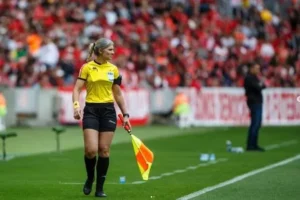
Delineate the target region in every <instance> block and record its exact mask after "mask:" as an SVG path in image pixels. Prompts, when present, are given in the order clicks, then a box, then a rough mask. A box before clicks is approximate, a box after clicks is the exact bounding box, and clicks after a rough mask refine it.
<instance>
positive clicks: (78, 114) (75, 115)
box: [73, 108, 81, 120]
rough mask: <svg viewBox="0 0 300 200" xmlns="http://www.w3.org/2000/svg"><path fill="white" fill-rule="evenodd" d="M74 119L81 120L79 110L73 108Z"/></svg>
mask: <svg viewBox="0 0 300 200" xmlns="http://www.w3.org/2000/svg"><path fill="white" fill-rule="evenodd" d="M73 116H74V119H77V120H81V109H80V108H74V115H73Z"/></svg>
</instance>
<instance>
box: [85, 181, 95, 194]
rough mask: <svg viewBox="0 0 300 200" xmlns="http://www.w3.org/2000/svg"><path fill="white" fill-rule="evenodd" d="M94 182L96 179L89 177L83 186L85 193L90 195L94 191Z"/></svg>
mask: <svg viewBox="0 0 300 200" xmlns="http://www.w3.org/2000/svg"><path fill="white" fill-rule="evenodd" d="M93 182H94V180H89V179H87V180H86V181H85V184H84V186H83V193H84V194H85V195H89V194H90V193H91V191H92V186H93Z"/></svg>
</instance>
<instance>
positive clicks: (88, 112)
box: [73, 38, 131, 197]
mask: <svg viewBox="0 0 300 200" xmlns="http://www.w3.org/2000/svg"><path fill="white" fill-rule="evenodd" d="M113 55H114V43H113V42H112V41H111V40H109V39H107V38H101V39H99V40H97V41H96V42H95V43H92V44H90V47H89V56H88V61H87V62H86V63H85V64H84V65H83V66H82V67H81V69H80V72H79V76H78V79H77V81H76V83H75V86H74V90H73V106H74V118H75V119H77V120H80V119H81V118H82V120H83V135H84V147H85V156H84V161H85V167H86V173H87V180H86V182H85V184H84V186H83V193H84V194H85V195H89V194H90V193H91V191H92V185H93V182H94V180H95V166H96V171H97V176H96V192H95V196H96V197H106V194H105V193H104V190H103V185H104V181H105V177H106V173H107V170H108V166H109V150H110V145H111V142H112V139H113V136H114V132H115V130H116V125H117V116H116V111H115V108H114V101H116V103H117V104H118V106H119V108H120V110H121V112H122V113H123V117H124V124H123V126H125V125H126V124H127V125H128V126H129V127H130V128H131V125H130V122H129V114H128V112H127V109H126V106H125V103H124V99H123V96H122V91H121V89H120V85H121V76H120V74H119V71H118V68H117V67H116V66H115V65H113V64H111V63H110V62H109V61H110V60H111V59H112V56H113ZM92 57H94V60H92ZM90 60H91V61H90ZM83 86H85V87H86V91H87V95H86V99H85V101H86V103H85V107H84V109H83V117H82V112H81V107H80V105H79V101H78V100H79V94H80V91H81V89H82V88H83ZM97 153H98V159H97V158H96V156H97ZM96 162H97V165H96Z"/></svg>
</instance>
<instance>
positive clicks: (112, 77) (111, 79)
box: [107, 72, 114, 82]
mask: <svg viewBox="0 0 300 200" xmlns="http://www.w3.org/2000/svg"><path fill="white" fill-rule="evenodd" d="M107 77H108V80H109V81H110V82H113V81H114V73H113V72H107Z"/></svg>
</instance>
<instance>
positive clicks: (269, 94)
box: [179, 88, 300, 126]
mask: <svg viewBox="0 0 300 200" xmlns="http://www.w3.org/2000/svg"><path fill="white" fill-rule="evenodd" d="M179 90H181V91H183V92H185V94H186V95H187V96H188V97H189V100H190V105H191V107H192V113H191V115H192V117H191V118H192V119H193V122H192V123H193V124H194V125H195V126H243V125H248V124H249V121H250V116H249V110H248V107H247V104H246V97H245V95H244V89H242V88H203V89H202V90H201V92H197V91H196V90H195V89H193V88H182V89H179ZM299 96H300V89H299V88H297V89H284V88H280V89H279V88H278V89H277V88H269V89H266V90H264V92H263V98H264V104H263V125H272V126H277V125H299V124H300V102H298V101H297V97H299Z"/></svg>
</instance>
